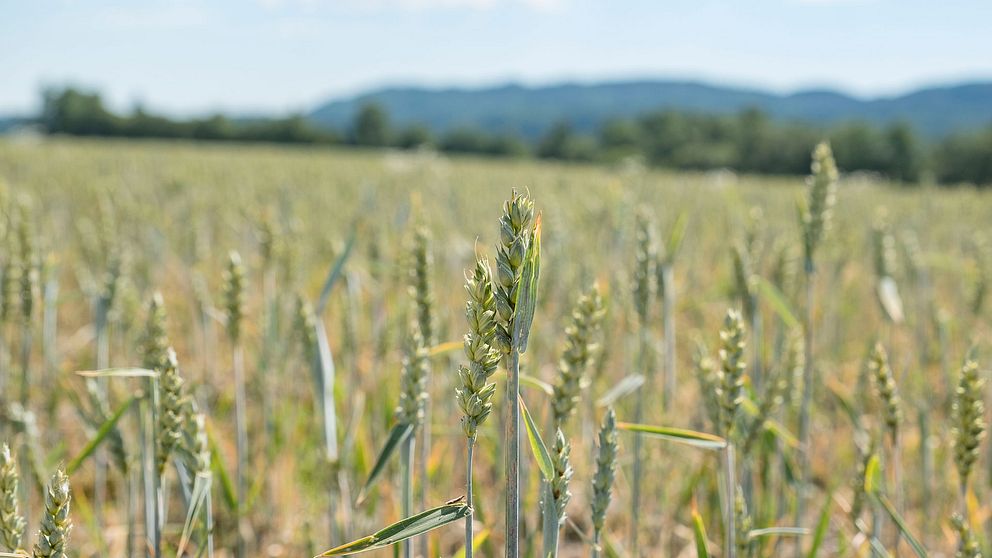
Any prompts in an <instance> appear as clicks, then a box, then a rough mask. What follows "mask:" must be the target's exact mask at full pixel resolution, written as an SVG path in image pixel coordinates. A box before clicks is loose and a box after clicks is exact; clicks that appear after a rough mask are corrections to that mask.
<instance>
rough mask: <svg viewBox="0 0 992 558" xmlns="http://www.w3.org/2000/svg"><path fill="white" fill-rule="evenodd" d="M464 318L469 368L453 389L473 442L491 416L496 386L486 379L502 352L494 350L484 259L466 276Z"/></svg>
mask: <svg viewBox="0 0 992 558" xmlns="http://www.w3.org/2000/svg"><path fill="white" fill-rule="evenodd" d="M465 291H466V292H467V293H468V300H467V302H466V303H465V319H466V320H467V321H468V326H469V330H468V333H467V334H465V337H464V339H463V344H464V348H465V356H466V357H467V358H468V362H469V365H468V366H459V367H458V379H459V383H460V384H461V385H460V387H458V388H457V389H456V390H455V395H456V400H457V402H458V406H459V407H460V408H461V410H462V413H464V417H462V430H464V431H465V435H466V436H467V437H469V438H471V439H475V437H476V435H477V433H478V429H479V425H480V424H482V423H483V422H484V421H485V420H486V418H487V417H488V416H489V414H490V413H492V409H493V403H492V400H493V395H494V394H495V393H496V384H495V383H494V382H490V381H489V379H490V378H491V377H492V375H493V374H495V373H496V368H497V367H498V366H499V359H500V355H501V353H500V352H499V350H498V349H496V348H495V347H494V344H495V343H496V330H497V327H498V326H497V324H496V299H495V296H494V295H493V286H492V271H491V270H490V269H489V263H488V262H487V261H485V260H482V259H480V260H477V261H476V262H475V267H474V268H472V270H471V271H470V272H469V273H468V274H466V277H465Z"/></svg>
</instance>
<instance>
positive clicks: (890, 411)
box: [868, 343, 902, 440]
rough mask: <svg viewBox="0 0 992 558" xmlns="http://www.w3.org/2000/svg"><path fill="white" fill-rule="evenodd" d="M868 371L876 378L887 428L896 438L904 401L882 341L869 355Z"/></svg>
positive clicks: (875, 381)
mask: <svg viewBox="0 0 992 558" xmlns="http://www.w3.org/2000/svg"><path fill="white" fill-rule="evenodd" d="M868 371H869V373H870V374H871V377H872V378H873V379H874V383H875V391H876V393H877V394H878V397H879V399H880V400H881V401H882V404H883V405H884V407H885V408H884V411H883V418H884V420H885V427H886V430H888V433H889V436H890V437H891V439H892V440H895V439H896V438H898V436H899V424H900V423H901V422H902V402H901V400H900V399H899V392H898V390H897V389H896V380H895V378H894V377H893V375H892V368H891V367H890V366H889V356H888V354H887V353H886V352H885V348H884V347H883V346H882V344H881V343H876V344H875V347H874V348H872V351H871V354H870V355H869V356H868Z"/></svg>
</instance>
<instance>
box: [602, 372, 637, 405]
mask: <svg viewBox="0 0 992 558" xmlns="http://www.w3.org/2000/svg"><path fill="white" fill-rule="evenodd" d="M644 382H645V378H644V376H642V375H640V374H631V375H630V376H627V377H625V378H624V379H622V380H620V381H619V382H617V385H615V386H613V387H612V388H611V389H610V391H608V392H606V393H605V394H604V395H603V396H602V397H600V398H599V399H598V400H597V401H596V406H597V407H609V406H610V405H612V404H613V403H615V402H616V401H617V399H620V398H621V397H623V396H625V395H630V394H631V393H634V392H635V391H637V390H638V389H639V388H640V387H641V386H643V385H644Z"/></svg>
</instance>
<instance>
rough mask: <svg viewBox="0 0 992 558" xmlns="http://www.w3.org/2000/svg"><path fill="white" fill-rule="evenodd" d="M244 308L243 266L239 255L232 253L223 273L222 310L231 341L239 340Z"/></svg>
mask: <svg viewBox="0 0 992 558" xmlns="http://www.w3.org/2000/svg"><path fill="white" fill-rule="evenodd" d="M244 306H245V266H244V265H243V264H242V263H241V255H240V254H238V253H237V252H235V251H232V252H231V253H230V255H229V256H228V259H227V269H226V270H225V271H224V310H225V312H226V314H227V334H228V336H229V337H230V338H231V341H234V342H238V341H240V340H241V322H242V320H243V319H244Z"/></svg>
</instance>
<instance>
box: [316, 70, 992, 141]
mask: <svg viewBox="0 0 992 558" xmlns="http://www.w3.org/2000/svg"><path fill="white" fill-rule="evenodd" d="M371 101H374V102H377V103H379V104H381V105H382V106H383V107H384V108H385V109H386V110H387V111H388V113H389V115H390V118H391V119H392V121H393V122H394V123H395V124H398V125H401V126H402V125H407V124H413V123H420V124H425V125H427V126H428V127H430V128H431V129H433V130H435V131H445V130H450V129H452V128H457V127H461V126H469V127H476V128H481V129H483V130H486V131H490V132H498V133H510V134H516V135H521V136H523V137H526V138H529V139H533V138H536V137H538V136H540V135H541V134H542V133H543V132H544V131H545V130H547V129H548V128H549V127H550V126H551V125H552V124H554V123H555V122H558V121H561V120H567V121H569V122H571V123H572V125H573V126H574V127H575V128H576V129H578V130H584V131H591V130H594V129H596V128H597V127H598V126H599V125H600V124H601V123H602V122H603V121H605V120H608V119H610V118H615V117H629V116H636V115H639V114H642V113H645V112H648V111H653V110H660V109H676V110H685V111H695V112H703V113H711V114H726V113H736V112H739V111H741V110H743V109H747V108H752V107H753V108H758V109H760V110H762V111H764V112H766V113H767V114H769V115H770V116H772V117H773V118H776V119H779V120H797V121H803V122H808V123H813V124H824V125H828V124H836V123H838V122H844V121H850V120H863V121H867V122H870V123H875V124H888V123H891V122H895V121H905V122H908V123H909V124H911V125H912V126H913V127H914V128H915V129H916V130H917V131H918V132H919V133H920V134H922V135H923V136H926V137H929V138H938V137H941V136H945V135H947V134H949V133H951V132H956V131H962V130H971V129H975V128H978V127H981V126H984V125H988V124H990V123H992V82H989V83H967V84H959V85H951V86H946V87H931V88H925V89H919V90H917V91H913V92H911V93H907V94H904V95H898V96H892V97H878V98H871V99H861V98H857V97H852V96H850V95H847V94H844V93H840V92H836V91H825V90H811V91H801V92H797V93H793V94H789V95H779V94H774V93H769V92H766V91H761V90H758V89H745V88H735V87H721V86H715V85H709V84H705V83H699V82H688V81H624V82H615V83H601V84H591V85H583V84H574V83H566V84H561V85H552V86H546V87H524V86H520V85H505V86H500V87H490V88H480V89H459V88H449V89H428V88H415V87H403V88H385V89H379V90H375V91H370V92H367V93H363V94H361V95H358V96H355V97H352V98H347V99H341V100H334V101H330V102H328V103H326V104H323V105H321V106H320V107H318V108H317V109H315V110H314V111H313V112H312V113H311V114H310V118H311V119H312V120H313V121H314V122H315V123H317V124H320V125H325V126H331V127H333V128H336V129H342V128H345V127H347V126H348V125H349V124H350V123H351V121H352V118H353V117H354V115H355V113H356V111H357V110H358V109H359V108H360V107H361V106H362V105H363V104H365V103H367V102H371Z"/></svg>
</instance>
